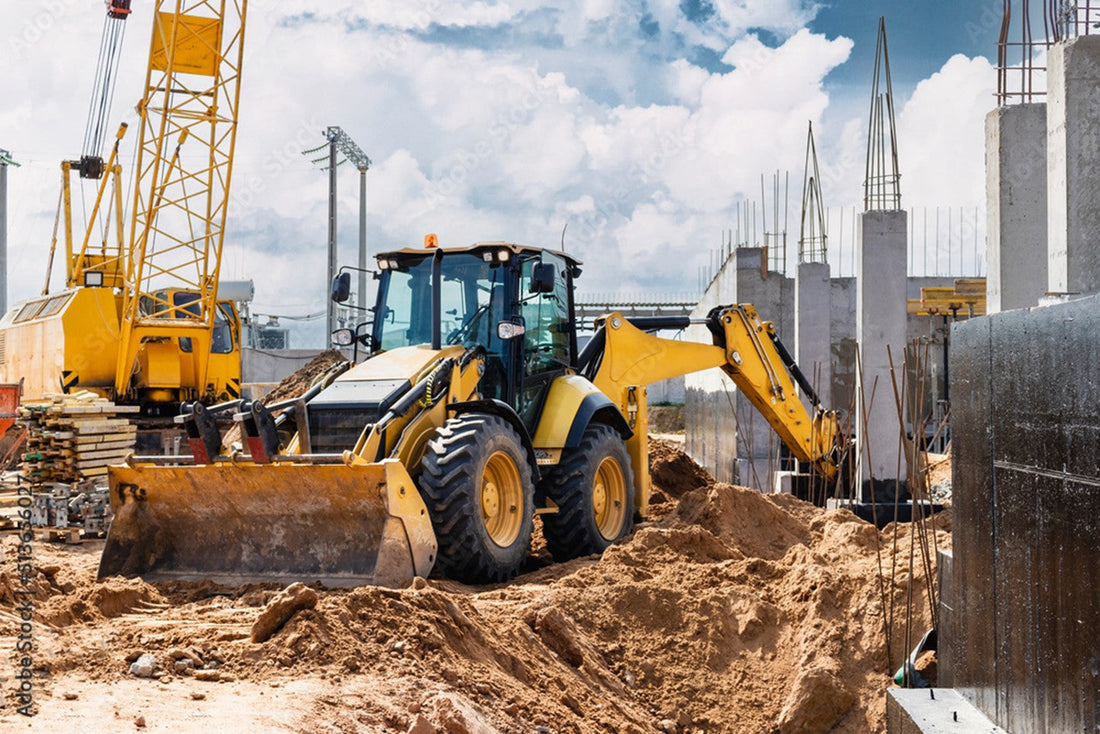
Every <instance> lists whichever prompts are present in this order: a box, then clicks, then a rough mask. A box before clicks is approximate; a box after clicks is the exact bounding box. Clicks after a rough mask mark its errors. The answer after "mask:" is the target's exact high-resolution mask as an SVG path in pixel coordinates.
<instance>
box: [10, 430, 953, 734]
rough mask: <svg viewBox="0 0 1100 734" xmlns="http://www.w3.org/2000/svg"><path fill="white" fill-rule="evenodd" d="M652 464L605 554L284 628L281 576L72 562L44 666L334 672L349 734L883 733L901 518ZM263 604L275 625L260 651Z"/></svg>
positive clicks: (330, 710) (277, 675)
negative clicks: (273, 609)
mask: <svg viewBox="0 0 1100 734" xmlns="http://www.w3.org/2000/svg"><path fill="white" fill-rule="evenodd" d="M652 464H653V475H654V481H655V484H656V485H657V486H658V488H659V490H660V493H661V495H662V496H663V497H664V498H665V502H666V506H667V508H668V513H667V515H666V516H665V517H663V519H661V520H659V521H657V522H651V523H647V524H644V525H642V526H641V527H639V528H638V530H637V531H636V533H635V534H634V535H633V537H632V538H630V539H629V540H628V541H627V542H625V543H622V544H621V545H618V546H615V547H613V548H611V549H609V550H608V551H607V552H606V553H605V554H604V555H603V556H602V558H598V559H596V558H586V559H578V560H576V561H572V562H570V563H567V564H559V565H550V566H546V567H543V568H540V569H538V570H535V571H533V572H531V573H528V574H526V575H524V576H521V577H520V578H518V579H517V580H516V581H514V582H513V583H511V584H506V585H500V586H496V587H468V586H463V585H461V584H456V583H454V582H450V581H445V580H437V579H431V580H428V581H424V580H418V581H417V582H416V583H415V584H414V585H413V586H412V587H411V588H408V589H402V590H388V589H379V588H370V587H365V588H359V589H354V590H320V592H319V594H317V597H316V599H313V598H312V597H310V599H309V602H310V603H309V604H303V605H301V608H299V609H298V610H297V611H293V612H292V614H291V615H290V616H289V619H286V620H285V621H283V617H284V616H285V614H284V612H285V605H286V599H287V594H286V593H282V596H280V594H281V592H282V590H281V589H279V588H275V587H265V586H247V587H241V588H238V589H216V588H214V587H212V586H211V585H209V584H207V585H202V584H180V583H176V584H171V585H168V584H158V585H157V586H156V587H155V588H154V587H151V586H148V585H146V584H144V583H143V582H140V581H126V582H123V581H121V580H118V579H112V580H109V581H107V582H103V583H96V582H94V581H93V578H94V567H93V566H91V565H90V564H88V563H87V562H86V561H81V560H80V559H77V560H78V562H77V563H75V564H74V568H73V569H72V570H71V571H68V572H66V573H61V572H55V573H54V576H55V577H56V578H58V579H59V580H61V581H62V582H64V581H68V582H69V583H70V584H71V588H70V589H69V590H68V591H64V590H62V589H61V588H60V586H59V584H52V585H51V584H47V585H48V587H49V588H48V589H44V590H43V594H44V598H43V601H42V603H41V604H40V607H41V611H40V616H41V617H42V619H43V621H48V622H49V623H50V624H51V625H53V626H55V627H56V628H57V632H56V633H55V634H54V635H53V636H51V637H48V638H46V639H45V640H44V642H43V646H44V647H45V648H48V652H49V653H50V654H49V655H48V656H46V655H43V656H42V658H43V659H48V660H49V662H48V665H49V667H50V673H51V674H52V675H56V674H58V673H59V672H60V671H66V670H79V671H80V673H81V675H83V676H85V677H87V678H89V679H92V680H103V681H111V680H118V679H121V678H126V677H129V676H130V675H131V673H130V672H129V665H130V662H131V661H133V660H135V659H136V658H137V657H138V655H140V654H143V653H148V654H152V655H154V656H155V658H156V666H157V667H156V671H155V672H154V673H153V675H154V676H155V677H160V678H161V679H162V682H163V681H165V680H171V679H173V678H178V679H195V680H223V681H225V680H238V681H257V682H268V683H270V685H280V683H279V681H290V680H300V679H302V678H305V677H311V676H316V677H320V678H322V679H325V680H326V681H329V682H333V683H335V682H337V681H338V682H339V684H340V685H342V686H345V687H347V686H352V687H354V690H356V691H359V692H360V693H359V694H357V695H348V696H344V697H343V698H340V699H338V700H337V699H334V701H330V702H328V703H325V702H320V703H316V702H315V703H313V704H310V705H312V706H313V707H314V709H313V710H314V713H316V714H317V715H318V716H322V717H323V718H322V719H320V720H322V721H326V722H331V723H332V725H333V726H334V727H335V730H346V731H410V730H414V731H420V732H435V731H439V732H493V731H501V732H530V731H532V730H537V729H535V727H544V728H545V730H546V731H551V732H596V731H615V732H658V731H665V732H774V731H780V732H815V731H830V730H832V731H840V732H867V731H882V730H883V728H884V724H883V719H884V709H885V706H884V701H883V695H884V691H885V689H886V687H887V686H888V684H889V676H890V675H891V674H892V672H893V670H891V666H892V665H893V666H895V667H896V665H897V664H898V662H900V659H901V655H902V650H901V645H900V644H897V643H896V644H895V648H896V649H895V650H894V653H893V655H892V657H891V660H892V661H893V662H892V663H890V662H888V661H887V656H886V651H885V644H884V639H885V638H884V632H883V616H884V608H883V602H884V601H885V603H886V610H885V613H886V614H887V615H888V614H890V613H891V610H890V607H891V605H894V609H895V611H894V614H895V616H896V623H895V629H900V627H899V625H900V620H901V619H902V615H903V612H904V608H905V607H904V602H905V598H906V595H907V593H908V591H909V584H913V585H914V586H913V590H912V591H913V595H914V597H915V599H916V600H917V603H916V605H915V612H916V615H917V619H916V622H915V623H914V627H915V628H916V631H915V633H914V634H915V635H916V636H917V637H919V635H920V634H923V632H924V630H925V629H926V628H927V626H928V604H927V602H926V600H925V587H924V577H923V572H922V571H920V564H919V563H918V564H917V565H916V566H915V567H914V568H915V576H914V577H913V578H910V577H909V576H908V573H909V571H908V569H909V561H908V549H909V547H910V543H909V533H910V532H911V530H912V529H911V528H909V527H905V528H901V529H900V535H899V536H898V539H897V543H896V544H895V538H894V534H893V533H894V528H892V527H888V528H887V529H886V530H885V531H883V533H882V534H879V533H878V532H877V531H876V530H875V529H874V528H873V527H872V526H871V525H869V524H867V523H864V522H862V521H860V520H858V519H857V518H855V517H854V516H853V515H851V514H850V513H848V512H846V511H831V512H826V511H823V510H819V509H817V508H814V507H812V506H810V505H807V504H804V503H802V502H799V501H797V500H794V499H792V498H789V497H779V498H773V497H766V496H763V495H760V494H759V493H757V492H754V491H751V490H747V489H742V488H739V487H734V486H729V485H723V484H715V483H713V482H712V481H710V479H709V477H707V476H706V474H705V472H703V471H702V470H701V469H699V468H698V467H696V466H694V464H693V463H692V462H691V461H690V459H687V457H685V456H683V454H681V453H679V452H678V451H676V450H675V449H674V448H673V447H672V446H671V445H668V444H658V445H656V446H655V447H654V452H653V461H652ZM948 522H949V520H948V518H946V517H942V518H939V519H938V520H937V522H936V525H937V526H938V529H937V530H936V536H937V537H936V542H937V544H938V545H939V546H940V547H944V546H945V545H946V544H949V541H950V538H949V535H948V531H949V527H948ZM880 542H881V557H882V561H881V562H882V564H884V566H885V568H886V571H887V574H888V575H889V574H890V569H891V567H895V568H896V569H898V571H897V573H896V575H897V578H896V581H895V583H893V584H890V583H889V579H888V580H887V584H888V585H889V586H891V587H892V588H891V589H890V591H889V592H888V594H887V596H886V597H885V599H884V597H883V596H882V595H881V594H880V586H879V580H878V568H879V563H880V561H879V560H878V559H879V553H880V550H879V547H880ZM895 547H896V548H897V549H898V550H897V552H896V553H895V552H894V551H893V549H894V548H895ZM48 560H49V561H50V562H53V560H54V559H52V558H50V559H48ZM82 564H83V565H82ZM300 591H301V590H300V589H299V590H298V591H297V592H294V593H298V592H300ZM278 599H282V601H281V602H279V601H277V600H278ZM273 600H276V604H280V603H281V604H283V605H284V609H283V610H282V612H280V615H279V619H278V622H279V624H278V625H275V629H274V632H273V633H271V631H270V630H266V631H265V636H266V635H267V634H270V636H267V637H266V641H264V642H252V641H251V639H250V635H251V634H253V630H254V627H253V625H254V624H255V623H256V621H257V620H258V619H259V618H261V616H263V615H264V613H265V608H268V605H269V604H271V603H272V602H273ZM0 603H2V604H4V605H6V604H7V601H6V600H5V601H3V602H0ZM109 611H110V612H118V614H115V615H113V614H111V613H109ZM268 611H269V615H268V616H269V617H270V616H271V615H270V609H269V610H268ZM78 612H87V613H78ZM66 615H67V616H66ZM0 619H2V615H0ZM0 634H2V632H0ZM894 638H895V640H896V641H898V642H899V643H900V641H901V639H902V634H901V633H900V632H897V633H896V634H895V635H894ZM185 657H186V659H187V660H188V661H189V662H184V658H185ZM258 705H262V700H261V701H260V702H259V704H258Z"/></svg>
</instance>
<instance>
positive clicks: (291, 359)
mask: <svg viewBox="0 0 1100 734" xmlns="http://www.w3.org/2000/svg"><path fill="white" fill-rule="evenodd" d="M320 353H321V352H320V350H317V349H279V350H259V349H243V350H241V382H242V383H243V384H246V385H247V384H248V383H256V382H258V383H272V382H280V381H281V380H282V379H283V378H284V377H288V376H289V375H290V374H292V373H293V372H295V371H297V370H298V369H300V368H302V367H304V366H305V365H306V363H307V362H309V360H311V359H313V358H314V357H316V356H317V355H318V354H320Z"/></svg>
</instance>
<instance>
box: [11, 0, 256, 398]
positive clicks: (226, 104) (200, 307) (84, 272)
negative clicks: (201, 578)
mask: <svg viewBox="0 0 1100 734" xmlns="http://www.w3.org/2000/svg"><path fill="white" fill-rule="evenodd" d="M129 7H130V2H129V0H112V2H109V3H108V5H107V21H106V25H105V27H104V48H105V49H108V50H109V51H110V53H101V57H102V58H111V59H117V51H118V46H117V44H118V43H119V41H120V39H121V31H120V30H119V29H120V28H121V25H122V24H123V23H124V22H126V18H127V17H128V16H129V14H130V9H129ZM245 8H246V2H245V0H239V1H238V2H222V0H158V1H157V3H156V7H155V13H154V18H153V23H152V41H151V44H150V51H149V60H148V67H147V72H146V81H145V93H144V96H143V99H142V100H141V102H140V103H139V104H138V112H139V114H140V116H141V130H140V141H139V143H138V146H139V147H138V152H137V168H136V171H135V186H134V199H133V206H132V210H131V212H130V222H129V224H130V227H129V236H128V237H127V236H126V235H125V232H124V229H125V228H124V212H123V200H122V183H121V167H120V166H119V164H118V162H117V161H118V150H119V143H120V141H121V140H122V137H123V135H124V133H125V131H126V126H125V125H123V126H122V127H121V128H120V129H119V131H118V134H117V136H116V139H115V142H114V146H113V148H112V150H111V153H110V156H109V158H108V160H107V162H106V164H104V162H103V160H102V159H100V158H98V157H97V155H96V153H98V150H97V145H96V144H95V143H92V144H91V145H90V147H89V148H88V149H87V150H86V153H87V154H86V155H84V156H82V157H81V159H80V160H79V161H65V162H64V163H62V193H61V197H60V201H59V207H58V221H59V222H60V221H61V220H62V219H63V220H64V240H65V270H66V282H65V286H66V287H65V290H63V291H61V292H58V293H55V294H52V295H51V294H49V292H48V290H49V288H48V286H49V273H47V277H46V283H47V286H46V288H44V289H43V292H42V296H41V297H39V298H35V299H33V300H31V301H28V302H26V303H23V304H20V305H18V306H16V307H15V308H14V309H12V310H11V311H9V312H8V313H7V314H6V315H5V316H4V317H3V320H2V321H0V372H2V374H3V376H4V379H7V380H9V381H18V380H20V379H23V380H24V381H25V394H27V395H31V396H38V395H42V394H45V393H49V392H57V391H59V390H60V391H63V392H68V391H70V390H77V389H80V390H92V391H95V392H97V393H99V394H101V395H104V396H106V397H109V398H111V399H114V400H117V401H118V402H123V403H129V404H140V405H142V407H143V408H145V409H146V412H148V413H151V414H158V413H164V412H172V411H174V410H175V406H177V405H178V404H179V403H180V402H183V401H190V400H204V401H208V402H213V401H217V400H228V399H232V398H236V397H238V396H239V394H240V378H241V374H240V371H241V365H240V323H239V322H240V319H239V316H238V314H237V312H236V309H235V307H234V305H233V303H232V302H231V301H225V300H221V301H219V300H218V283H219V275H220V268H221V253H222V243H223V240H224V233H225V216H226V206H227V204H228V201H229V182H230V178H231V175H232V167H233V151H234V143H235V139H236V129H237V106H238V99H239V90H240V76H241V63H242V58H243V44H244V23H245ZM114 73H115V69H114V67H112V68H109V69H106V70H105V71H104V74H103V79H104V80H105V83H104V84H102V87H103V88H104V89H107V90H110V88H111V87H112V86H113V78H114ZM98 88H99V87H97V89H98ZM93 99H94V97H93ZM105 99H106V100H107V102H106V103H104V104H100V105H99V106H98V107H99V109H98V111H99V113H100V114H99V116H98V117H96V118H95V119H94V120H93V121H90V123H94V124H90V125H89V130H91V129H92V128H95V129H96V130H98V129H100V128H101V127H102V125H103V115H104V114H105V113H106V111H107V110H109V107H110V105H109V93H108V94H107V97H105ZM94 106H95V105H94ZM90 137H92V138H95V137H96V136H95V135H91V136H90ZM73 171H78V172H79V173H80V175H81V178H92V179H99V178H102V181H101V182H100V184H99V185H98V187H97V192H96V198H95V204H94V207H93V210H92V215H91V217H90V218H89V219H90V221H89V226H88V228H87V231H86V234H85V236H84V239H83V242H82V243H81V245H80V246H79V248H78V247H76V244H75V243H74V240H73V234H72V233H73V225H72V215H71V211H72V210H71V206H70V198H71V193H70V192H71V183H70V179H71V173H72V172H73ZM103 174H106V175H103ZM109 184H110V185H111V186H112V187H113V189H112V191H110V192H108V185H109ZM56 230H57V226H56V225H55V236H54V246H53V248H51V254H50V264H51V266H52V263H53V252H54V250H55V249H56V244H57V232H56Z"/></svg>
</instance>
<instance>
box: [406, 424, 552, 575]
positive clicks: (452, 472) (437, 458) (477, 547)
mask: <svg viewBox="0 0 1100 734" xmlns="http://www.w3.org/2000/svg"><path fill="white" fill-rule="evenodd" d="M420 493H421V495H422V496H423V498H424V502H425V504H426V505H427V506H428V514H429V515H430V516H431V520H432V528H433V529H434V530H435V534H436V539H437V540H438V542H439V555H438V558H437V560H436V564H435V567H436V569H437V570H438V571H439V572H440V573H441V574H442V575H444V576H447V577H448V578H453V579H455V580H458V581H463V582H465V583H471V584H482V583H493V582H497V581H504V580H506V579H509V578H511V577H513V576H515V575H516V574H517V573H519V570H520V568H521V567H522V565H523V562H524V559H525V558H526V557H527V551H528V550H529V549H530V547H531V529H532V525H533V522H534V483H533V481H532V479H531V466H530V464H528V462H527V452H526V450H525V449H524V447H523V443H522V441H521V440H520V437H519V435H518V434H517V433H516V430H515V429H514V428H512V426H511V425H509V424H508V422H507V421H505V420H503V419H502V418H498V417H497V416H494V415H487V414H484V413H465V414H463V415H459V416H457V417H455V418H450V419H448V420H447V422H446V423H445V424H444V425H443V426H442V427H440V428H438V429H437V430H436V433H435V436H434V437H433V438H432V440H430V441H429V442H428V446H427V451H426V452H425V454H424V459H423V461H422V462H421V473H420Z"/></svg>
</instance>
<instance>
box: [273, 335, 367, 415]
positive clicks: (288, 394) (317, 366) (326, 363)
mask: <svg viewBox="0 0 1100 734" xmlns="http://www.w3.org/2000/svg"><path fill="white" fill-rule="evenodd" d="M347 361H348V358H347V357H345V356H344V355H343V353H341V352H340V351H338V350H336V349H329V350H328V351H325V352H321V353H320V354H318V355H317V356H316V357H314V358H313V359H311V360H310V361H309V362H307V363H306V364H305V366H304V367H302V368H301V369H299V370H298V371H296V372H294V373H293V374H291V375H290V376H288V377H286V378H285V379H283V381H282V382H280V383H279V384H278V385H276V386H275V387H274V388H273V389H272V390H271V392H269V393H268V394H267V395H265V396H264V398H263V403H264V405H271V404H273V403H277V402H279V401H280V400H287V399H289V398H296V397H298V396H299V395H301V394H302V393H304V392H305V391H306V390H308V389H309V388H310V387H311V386H312V385H313V381H314V380H316V379H317V378H318V377H320V376H321V375H323V374H324V373H325V372H328V370H329V369H331V368H332V367H334V366H336V365H338V364H340V363H342V362H347Z"/></svg>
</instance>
